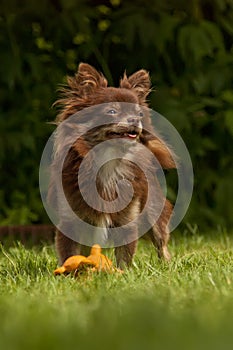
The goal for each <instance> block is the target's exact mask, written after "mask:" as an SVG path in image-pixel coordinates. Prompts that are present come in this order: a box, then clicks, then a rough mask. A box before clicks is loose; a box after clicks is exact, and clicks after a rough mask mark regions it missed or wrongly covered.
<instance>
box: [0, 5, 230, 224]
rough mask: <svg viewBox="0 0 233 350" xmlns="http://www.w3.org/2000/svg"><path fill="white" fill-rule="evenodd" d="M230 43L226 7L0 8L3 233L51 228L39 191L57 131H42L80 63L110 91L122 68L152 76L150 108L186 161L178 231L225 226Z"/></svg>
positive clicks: (0, 204) (50, 128) (0, 220)
mask: <svg viewBox="0 0 233 350" xmlns="http://www.w3.org/2000/svg"><path fill="white" fill-rule="evenodd" d="M232 37H233V1H232V0H212V1H205V0H202V1H201V0H199V1H198V0H191V1H182V0H180V1H179V0H176V1H160V0H158V1H157V0H152V1H145V0H142V1H141V0H134V1H129V0H127V1H122V0H111V1H80V0H76V1H74V0H50V1H49V0H39V1H38V0H25V1H17V0H8V1H1V6H0V48H1V55H0V79H1V85H0V108H1V112H0V178H1V187H0V224H1V225H6V224H27V223H41V222H48V218H47V216H46V214H45V212H44V209H43V206H42V204H41V200H40V195H39V189H38V167H39V162H40V156H41V152H42V150H43V148H44V146H45V143H46V140H47V138H48V137H49V135H50V134H51V132H52V131H53V130H54V127H53V126H51V125H49V124H46V122H47V121H51V120H53V119H54V117H55V114H56V111H55V110H54V109H52V108H51V106H52V104H53V102H54V101H55V100H56V98H57V93H56V90H57V88H58V84H60V83H64V82H65V76H66V75H67V74H70V75H71V74H73V73H74V72H75V70H76V68H77V65H78V63H79V62H80V61H84V62H88V63H90V64H92V65H94V66H95V67H96V68H97V69H99V70H101V71H103V72H104V74H105V75H106V77H107V78H108V80H109V82H110V83H114V84H117V83H118V81H119V77H120V76H122V74H123V72H124V70H125V69H126V70H127V72H128V73H129V74H130V73H133V72H134V71H135V70H137V69H141V68H145V69H147V70H149V71H150V73H151V78H152V83H153V86H154V88H155V90H156V91H155V92H153V93H152V94H151V107H152V108H153V109H155V110H156V111H158V112H160V113H161V114H163V115H164V116H165V117H167V118H168V119H169V120H170V121H171V122H172V123H173V125H174V126H175V127H176V128H177V130H178V131H179V132H180V134H181V136H182V137H183V139H184V141H185V142H186V144H187V147H188V149H189V151H190V154H191V157H192V161H193V166H194V172H195V189H194V195H193V200H192V203H191V207H190V209H189V211H188V214H187V216H186V218H185V220H184V223H189V224H191V225H198V226H199V227H200V228H201V229H206V228H209V227H215V228H216V227H218V226H222V227H225V226H230V225H232V223H233V215H232V213H233V200H232V199H233V186H232V178H233V167H232V163H233V157H232V145H233V142H232V141H233V138H232V136H233V89H232V86H233V85H232V83H233V46H232ZM171 182H172V180H171ZM170 193H171V197H172V186H171V188H170Z"/></svg>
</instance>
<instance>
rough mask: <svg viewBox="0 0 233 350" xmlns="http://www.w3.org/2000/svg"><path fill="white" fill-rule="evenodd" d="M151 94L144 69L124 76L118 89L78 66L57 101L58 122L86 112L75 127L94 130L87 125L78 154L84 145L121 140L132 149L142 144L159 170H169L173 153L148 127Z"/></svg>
mask: <svg viewBox="0 0 233 350" xmlns="http://www.w3.org/2000/svg"><path fill="white" fill-rule="evenodd" d="M150 91H151V82H150V77H149V73H148V72H147V71H145V70H143V69H142V70H139V71H137V72H136V73H134V74H132V75H130V76H129V77H127V75H126V74H124V76H123V78H122V79H121V80H120V84H119V87H118V88H115V87H109V86H108V82H107V79H106V78H105V77H104V76H103V75H102V74H101V73H99V72H97V71H96V69H95V68H93V67H92V66H90V65H88V64H85V63H80V65H79V67H78V71H77V73H76V74H75V76H74V77H68V87H66V88H64V89H63V90H62V93H63V96H62V98H61V99H60V100H58V101H57V104H59V105H61V106H62V110H61V113H60V114H59V115H58V117H57V122H58V123H60V122H62V121H64V120H66V119H67V118H69V117H70V116H71V115H74V114H75V113H77V112H78V111H82V112H83V111H86V110H87V113H85V112H84V113H81V115H80V116H78V118H77V123H78V124H80V125H85V124H86V125H87V124H88V123H89V124H90V123H93V128H90V125H88V132H87V133H86V136H85V140H83V139H82V140H81V143H79V145H77V149H78V151H79V152H80V153H82V152H81V148H82V150H83V148H85V141H87V142H88V144H89V146H91V147H92V146H94V145H95V144H97V143H99V142H103V141H105V140H108V139H113V138H114V139H115V138H117V139H119V138H120V139H124V140H127V142H128V141H129V144H132V145H133V144H135V142H140V143H143V144H144V145H145V146H146V147H148V148H149V149H150V150H151V151H152V152H153V153H154V154H155V155H156V157H157V159H158V160H159V162H160V164H161V165H162V167H164V168H172V167H175V164H174V161H173V156H172V152H171V150H170V149H169V148H168V147H167V146H166V145H165V143H164V142H163V141H162V140H161V139H159V138H158V137H156V136H155V133H154V130H153V127H152V125H151V120H150V113H149V110H148V109H147V101H146V98H147V96H148V94H149V93H150ZM93 106H94V107H93ZM88 107H91V108H88ZM93 111H94V112H93ZM98 120H100V121H101V123H99V122H98ZM96 125H98V126H96ZM80 146H81V148H80ZM89 148H90V147H89ZM83 153H85V152H84V151H83Z"/></svg>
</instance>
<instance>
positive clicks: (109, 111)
mask: <svg viewBox="0 0 233 350" xmlns="http://www.w3.org/2000/svg"><path fill="white" fill-rule="evenodd" d="M107 114H111V115H113V114H117V111H116V110H115V109H113V108H112V109H109V110H108V111H107Z"/></svg>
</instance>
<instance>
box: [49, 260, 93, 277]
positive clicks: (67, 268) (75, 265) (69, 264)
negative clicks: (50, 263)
mask: <svg viewBox="0 0 233 350" xmlns="http://www.w3.org/2000/svg"><path fill="white" fill-rule="evenodd" d="M83 265H89V266H92V267H95V264H94V263H93V262H92V261H90V260H89V259H88V258H86V257H85V256H83V255H73V256H71V257H70V258H68V259H66V261H65V262H64V264H63V265H62V266H61V267H59V268H58V269H56V270H54V272H53V273H54V275H61V274H63V273H65V272H71V271H75V270H78V269H79V268H81V267H82V266H83Z"/></svg>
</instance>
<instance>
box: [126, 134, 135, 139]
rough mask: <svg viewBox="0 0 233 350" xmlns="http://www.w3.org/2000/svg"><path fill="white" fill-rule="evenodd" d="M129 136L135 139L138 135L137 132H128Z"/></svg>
mask: <svg viewBox="0 0 233 350" xmlns="http://www.w3.org/2000/svg"><path fill="white" fill-rule="evenodd" d="M128 136H129V137H130V138H131V139H135V138H136V137H137V134H128Z"/></svg>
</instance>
